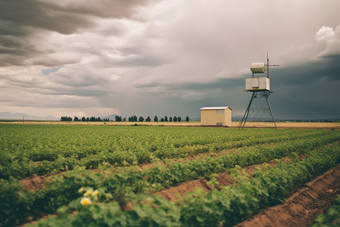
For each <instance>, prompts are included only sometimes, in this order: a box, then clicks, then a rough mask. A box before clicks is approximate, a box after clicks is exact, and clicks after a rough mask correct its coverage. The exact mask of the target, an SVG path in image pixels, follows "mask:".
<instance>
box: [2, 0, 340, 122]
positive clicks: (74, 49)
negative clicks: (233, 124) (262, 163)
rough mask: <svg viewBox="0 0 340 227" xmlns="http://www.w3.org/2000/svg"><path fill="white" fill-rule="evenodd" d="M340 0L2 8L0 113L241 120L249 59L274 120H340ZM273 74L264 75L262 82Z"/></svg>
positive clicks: (135, 0) (140, 0)
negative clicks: (222, 110)
mask: <svg viewBox="0 0 340 227" xmlns="http://www.w3.org/2000/svg"><path fill="white" fill-rule="evenodd" d="M339 9H340V1H339V0H299V1H297V0H277V1H272V0H257V1H253V0H244V1H236V0H235V1H226V0H209V1H207V0H167V1H166V0H163V1H162V0H92V1H83V0H58V1H52V0H15V1H13V0H0V112H5V111H9V112H12V113H15V112H21V113H26V114H30V115H36V116H47V115H52V116H55V117H60V116H71V117H73V116H78V117H82V116H107V115H111V114H118V115H123V116H125V115H127V116H130V115H137V116H141V115H142V116H148V115H150V116H151V117H152V116H154V115H157V116H159V117H161V116H165V115H166V116H175V115H176V116H182V117H185V116H189V117H191V118H197V117H199V116H200V111H199V109H200V108H201V107H203V106H230V107H231V108H232V109H233V117H238V116H242V115H243V113H244V111H245V109H246V107H247V105H248V102H249V99H250V96H251V94H250V93H249V92H245V91H244V89H245V78H246V77H250V76H251V72H250V69H249V67H250V65H251V63H253V62H265V61H266V52H267V51H268V52H269V58H270V63H271V64H278V65H280V67H277V68H275V69H274V68H273V69H272V70H271V89H272V91H273V94H272V95H271V96H270V98H269V101H270V103H271V106H272V110H273V113H274V116H275V117H276V118H298V119H305V118H323V119H326V118H340V72H339V71H340V13H339ZM263 76H265V75H263Z"/></svg>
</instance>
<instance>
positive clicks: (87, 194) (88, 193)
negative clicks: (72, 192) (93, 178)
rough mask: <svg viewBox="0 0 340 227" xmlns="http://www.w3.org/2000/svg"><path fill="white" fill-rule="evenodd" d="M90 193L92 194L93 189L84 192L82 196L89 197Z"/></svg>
mask: <svg viewBox="0 0 340 227" xmlns="http://www.w3.org/2000/svg"><path fill="white" fill-rule="evenodd" d="M92 192H93V189H92V188H91V189H89V190H87V192H85V194H84V196H89V195H91V193H92Z"/></svg>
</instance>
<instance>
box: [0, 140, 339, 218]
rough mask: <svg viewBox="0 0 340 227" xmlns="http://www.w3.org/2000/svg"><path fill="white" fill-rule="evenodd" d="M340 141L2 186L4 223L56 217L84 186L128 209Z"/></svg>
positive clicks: (78, 170)
mask: <svg viewBox="0 0 340 227" xmlns="http://www.w3.org/2000/svg"><path fill="white" fill-rule="evenodd" d="M338 140H339V137H337V136H336V135H327V136H323V137H320V136H319V137H318V138H313V139H305V140H301V141H300V140H295V141H291V142H286V143H284V144H279V145H276V146H266V145H262V146H259V147H257V148H255V147H254V148H252V149H249V148H248V149H246V148H245V149H240V150H238V152H237V153H234V152H230V153H228V154H225V155H222V156H218V157H216V158H212V157H207V158H206V159H204V160H203V159H198V160H192V161H189V162H187V163H171V164H167V165H166V166H162V165H159V166H157V167H154V168H151V169H147V170H143V171H136V167H130V168H118V170H117V169H116V171H117V172H116V173H112V172H111V173H110V172H108V173H102V172H98V173H93V172H90V171H86V170H85V167H79V168H75V169H74V170H73V171H70V172H67V173H65V174H64V175H65V177H63V176H61V175H57V176H55V178H54V180H53V181H51V182H49V183H47V184H46V186H47V187H46V188H45V189H40V190H36V191H27V192H25V193H24V192H22V190H23V187H22V184H21V183H20V182H18V181H16V180H9V181H7V180H3V181H2V184H0V189H1V190H0V191H1V193H0V196H1V197H0V210H1V209H3V210H1V212H0V213H2V214H3V215H0V221H1V220H2V221H4V220H6V219H8V223H13V222H15V221H16V220H24V219H25V218H26V217H27V216H31V215H34V214H35V213H39V212H45V213H52V212H54V211H55V210H56V209H57V208H58V207H59V206H62V205H65V204H67V203H69V202H70V201H72V200H73V199H74V198H75V197H77V195H78V189H79V188H81V187H84V186H89V187H92V188H105V190H104V192H105V193H104V194H105V195H108V196H107V197H106V198H107V201H117V202H118V203H123V202H124V200H125V199H126V196H125V195H126V194H128V193H137V194H138V193H150V192H156V191H159V190H162V189H164V188H165V187H167V186H173V185H177V184H179V183H182V182H185V181H189V180H194V179H198V178H200V177H202V176H207V177H209V176H210V175H211V174H214V173H220V172H226V171H228V170H230V169H232V168H234V167H235V165H239V166H241V167H245V166H248V165H255V164H261V163H264V162H269V161H271V160H274V159H278V158H283V157H285V156H291V155H292V154H296V155H300V154H305V155H308V152H309V151H310V150H313V149H315V148H320V149H321V150H322V149H324V146H325V145H327V146H328V144H331V143H333V142H335V141H338Z"/></svg>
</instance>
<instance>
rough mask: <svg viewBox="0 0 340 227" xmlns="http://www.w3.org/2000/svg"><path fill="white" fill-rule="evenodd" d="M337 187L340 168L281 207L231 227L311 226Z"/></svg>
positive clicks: (332, 196)
mask: <svg viewBox="0 0 340 227" xmlns="http://www.w3.org/2000/svg"><path fill="white" fill-rule="evenodd" d="M339 187H340V164H338V165H337V166H335V167H334V168H332V169H330V170H328V171H327V172H325V173H324V174H322V175H321V176H319V177H317V178H316V179H314V180H313V181H310V182H309V183H307V184H306V186H305V187H303V188H301V189H299V190H298V191H296V192H295V193H294V194H293V195H291V196H290V197H289V198H288V199H286V200H285V201H284V203H283V204H280V205H277V206H274V207H269V208H267V209H263V210H261V211H259V213H258V214H256V215H252V216H250V217H248V218H247V220H246V221H244V222H242V223H240V224H238V225H236V226H235V227H250V226H252V227H254V226H258V227H267V226H278V227H281V226H282V227H283V226H299V227H304V226H311V225H313V223H314V220H315V218H316V216H317V215H319V214H321V213H323V212H324V211H325V210H326V209H328V208H329V207H330V206H331V205H332V203H333V202H334V199H335V198H336V197H337V196H339Z"/></svg>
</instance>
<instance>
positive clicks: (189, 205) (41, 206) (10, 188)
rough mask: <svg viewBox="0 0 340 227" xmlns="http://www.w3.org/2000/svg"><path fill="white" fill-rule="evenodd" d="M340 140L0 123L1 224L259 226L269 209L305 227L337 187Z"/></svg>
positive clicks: (338, 136)
mask: <svg viewBox="0 0 340 227" xmlns="http://www.w3.org/2000/svg"><path fill="white" fill-rule="evenodd" d="M339 141H340V130H324V129H303V130H302V129H289V128H285V129H264V128H261V129H250V128H246V129H237V128H208V127H157V126H109V125H97V126H85V125H57V124H55V125H48V124H41V125H38V124H27V125H26V124H1V125H0V226H39V227H43V226H51V227H52V226H65V227H67V226H235V225H237V226H256V225H259V223H261V220H262V222H264V221H268V220H264V219H265V218H264V217H263V216H265V217H267V219H268V217H270V215H271V213H270V212H272V213H273V210H274V211H275V212H276V213H275V212H274V214H272V215H274V216H275V215H276V216H280V215H279V214H280V213H281V214H287V216H288V215H293V216H292V217H289V218H288V219H289V220H290V221H294V220H295V219H294V218H297V219H299V220H301V223H303V224H304V225H300V224H301V223H298V222H296V223H294V224H295V225H296V226H311V225H312V224H313V223H314V220H315V218H316V216H317V215H319V214H321V213H322V212H323V211H324V210H326V209H328V208H329V207H330V206H331V202H329V201H334V199H335V197H336V195H337V194H338V189H339V188H340V181H339V177H340V165H338V164H339V163H340V142H339ZM306 185H307V186H306ZM308 190H313V191H308ZM317 190H319V191H317ZM331 192H332V193H331ZM333 192H334V193H333ZM295 193H300V194H299V195H298V196H297V195H296V194H295ZM303 193H305V194H303ZM322 193H323V194H322ZM327 193H328V194H327ZM307 194H308V195H307ZM306 195H307V196H306ZM326 195H327V196H326ZM303 196H304V197H303ZM302 197H303V198H305V199H303V198H302ZM326 197H327V201H328V202H327V201H326V199H325V198H326ZM297 198H298V200H296V199H297ZM301 198H302V199H301ZM320 198H323V199H324V202H325V204H326V205H320V204H321V199H320ZM294 199H295V200H294ZM308 199H310V200H312V203H313V204H314V205H315V204H317V206H316V207H313V206H309V205H308V204H309V203H308V204H307V202H308V201H307V200H308ZM287 200H289V201H291V203H290V204H295V203H296V204H298V203H301V201H302V202H304V204H303V205H299V206H296V209H295V210H294V212H295V213H294V212H292V211H291V210H285V209H286V208H287V206H286V208H285V204H286V201H287ZM319 200H320V202H319V203H316V201H319ZM296 201H299V202H296ZM322 201H323V200H322ZM301 207H302V208H301ZM268 209H269V210H268ZM275 209H276V210H275ZM287 209H288V208H287ZM289 209H291V208H289ZM299 209H300V210H299ZM306 210H308V212H309V210H310V212H309V213H308V212H306ZM285 212H286V213H285ZM301 212H303V213H301ZM303 214H304V217H305V218H304V219H303V218H301V216H303ZM261 215H262V216H261ZM294 215H295V216H294ZM287 216H285V219H287ZM269 219H270V218H269ZM271 221H273V220H271ZM254 223H255V224H254ZM256 223H257V224H256ZM267 223H268V222H267ZM278 223H281V226H288V225H294V224H292V223H287V222H286V223H284V224H282V223H283V222H282V221H278ZM269 225H270V224H269ZM272 226H280V224H277V223H272Z"/></svg>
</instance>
